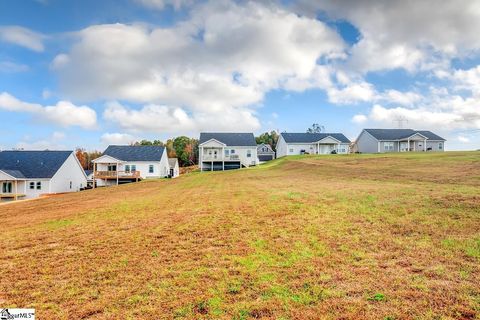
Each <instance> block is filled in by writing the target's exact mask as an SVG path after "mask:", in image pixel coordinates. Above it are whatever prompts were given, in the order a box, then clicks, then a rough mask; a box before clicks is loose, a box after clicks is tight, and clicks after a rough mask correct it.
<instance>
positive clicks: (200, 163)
mask: <svg viewBox="0 0 480 320" xmlns="http://www.w3.org/2000/svg"><path fill="white" fill-rule="evenodd" d="M202 159H203V147H200V149H199V150H198V165H199V166H200V172H202V171H203V166H202V163H203V161H202Z"/></svg>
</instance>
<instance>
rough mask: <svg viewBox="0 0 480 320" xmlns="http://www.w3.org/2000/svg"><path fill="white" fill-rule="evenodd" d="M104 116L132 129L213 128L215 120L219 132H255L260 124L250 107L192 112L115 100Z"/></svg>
mask: <svg viewBox="0 0 480 320" xmlns="http://www.w3.org/2000/svg"><path fill="white" fill-rule="evenodd" d="M103 117H104V118H105V120H107V121H109V122H112V123H115V124H116V125H117V126H119V127H121V128H122V129H124V130H127V131H129V132H153V133H165V132H169V133H188V132H197V131H201V130H209V129H210V128H211V127H212V124H213V123H215V128H216V130H219V131H228V130H233V131H254V130H257V129H258V128H259V127H260V123H259V121H258V119H257V118H256V117H255V116H254V114H253V111H250V110H249V109H246V108H225V109H224V110H223V111H222V112H221V113H219V114H214V113H213V114H212V113H203V112H195V113H193V114H188V113H187V112H186V111H185V110H183V109H182V108H179V107H171V106H163V105H155V104H149V105H146V106H144V107H142V108H141V109H139V110H136V109H132V108H128V107H125V106H123V105H121V104H119V103H118V102H111V103H108V104H107V107H106V109H105V112H104V114H103Z"/></svg>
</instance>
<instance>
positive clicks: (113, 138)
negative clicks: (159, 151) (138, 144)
mask: <svg viewBox="0 0 480 320" xmlns="http://www.w3.org/2000/svg"><path fill="white" fill-rule="evenodd" d="M137 140H139V139H138V138H136V137H134V136H132V135H130V134H128V133H104V134H103V135H102V137H101V138H100V141H101V142H102V144H104V145H110V144H113V145H122V144H131V143H133V142H135V141H137Z"/></svg>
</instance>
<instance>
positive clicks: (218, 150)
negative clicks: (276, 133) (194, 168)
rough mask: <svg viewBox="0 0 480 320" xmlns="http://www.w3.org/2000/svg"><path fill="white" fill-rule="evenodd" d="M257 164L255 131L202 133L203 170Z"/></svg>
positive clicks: (201, 164)
mask: <svg viewBox="0 0 480 320" xmlns="http://www.w3.org/2000/svg"><path fill="white" fill-rule="evenodd" d="M257 164H258V158H257V142H256V141H255V137H254V136H253V133H233V132H202V133H200V141H199V166H200V170H201V171H217V170H230V169H240V168H248V167H250V166H255V165H257Z"/></svg>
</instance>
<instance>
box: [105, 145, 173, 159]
mask: <svg viewBox="0 0 480 320" xmlns="http://www.w3.org/2000/svg"><path fill="white" fill-rule="evenodd" d="M164 150H165V147H160V146H108V148H107V149H106V150H105V151H104V152H103V155H107V156H110V157H113V158H115V159H118V160H122V161H160V159H161V158H162V155H163V152H164Z"/></svg>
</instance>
